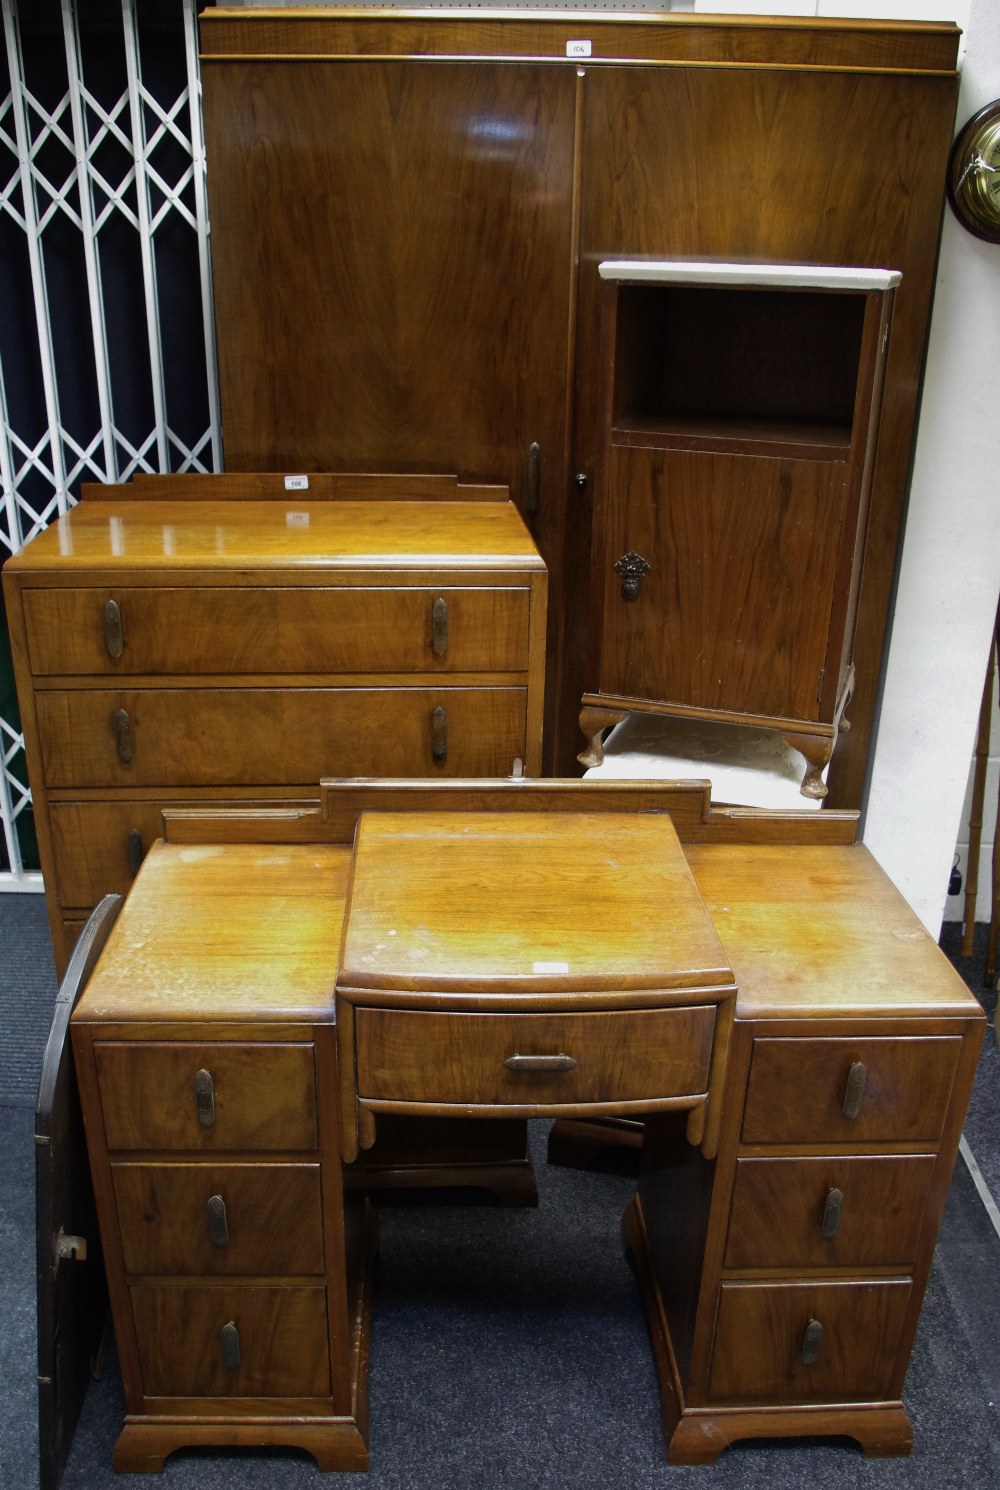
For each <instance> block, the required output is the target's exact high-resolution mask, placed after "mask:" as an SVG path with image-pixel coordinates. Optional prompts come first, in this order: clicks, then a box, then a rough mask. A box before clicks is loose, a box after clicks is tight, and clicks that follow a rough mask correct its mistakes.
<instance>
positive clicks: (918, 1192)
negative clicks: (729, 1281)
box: [725, 1154, 936, 1271]
mask: <svg viewBox="0 0 1000 1490" xmlns="http://www.w3.org/2000/svg"><path fill="white" fill-rule="evenodd" d="M935 1162H936V1161H935V1159H934V1156H933V1155H931V1154H916V1155H906V1156H904V1157H895V1156H891V1157H890V1156H881V1155H880V1156H877V1157H871V1158H864V1159H859V1158H854V1157H849V1156H846V1155H836V1156H833V1157H830V1158H822V1159H739V1160H737V1164H736V1185H735V1189H734V1191H733V1208H732V1212H731V1214H730V1218H729V1235H728V1239H727V1242H726V1254H725V1266H726V1267H730V1268H812V1267H816V1268H821V1267H831V1268H833V1267H856V1268H864V1267H869V1268H872V1267H894V1268H898V1269H901V1270H904V1271H905V1270H908V1269H909V1267H910V1266H911V1264H912V1262H913V1258H914V1255H915V1253H916V1247H917V1241H918V1238H919V1236H920V1225H921V1222H922V1220H923V1214H924V1208H925V1206H926V1203H927V1195H928V1191H929V1188H930V1184H931V1181H932V1179H933V1175H934V1166H935Z"/></svg>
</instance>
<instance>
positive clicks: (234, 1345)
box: [222, 1320, 240, 1371]
mask: <svg viewBox="0 0 1000 1490" xmlns="http://www.w3.org/2000/svg"><path fill="white" fill-rule="evenodd" d="M222 1360H223V1363H224V1365H225V1366H227V1367H228V1369H229V1370H230V1371H238V1370H239V1368H240V1332H239V1330H238V1329H237V1328H236V1326H235V1324H234V1323H233V1321H232V1320H230V1321H229V1323H228V1324H224V1325H223V1326H222Z"/></svg>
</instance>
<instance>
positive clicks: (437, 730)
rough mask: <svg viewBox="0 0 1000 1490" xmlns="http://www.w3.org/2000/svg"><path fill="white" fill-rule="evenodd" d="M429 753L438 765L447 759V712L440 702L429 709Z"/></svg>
mask: <svg viewBox="0 0 1000 1490" xmlns="http://www.w3.org/2000/svg"><path fill="white" fill-rule="evenodd" d="M431 755H432V757H433V758H434V760H435V761H437V763H438V765H441V764H442V763H443V762H444V761H446V760H447V759H448V713H447V710H446V709H443V708H442V707H441V705H440V704H438V706H437V708H436V709H432V710H431Z"/></svg>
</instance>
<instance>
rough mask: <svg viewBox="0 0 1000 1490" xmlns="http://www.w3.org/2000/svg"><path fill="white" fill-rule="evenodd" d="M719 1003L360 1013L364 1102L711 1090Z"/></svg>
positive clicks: (664, 1095)
mask: <svg viewBox="0 0 1000 1490" xmlns="http://www.w3.org/2000/svg"><path fill="white" fill-rule="evenodd" d="M715 1012H716V1011H715V1005H714V1004H708V1005H702V1006H697V1007H693V1008H691V1007H681V1008H672V1009H640V1010H637V1009H625V1010H620V1011H618V1010H616V1011H605V1012H594V1013H585V1014H560V1013H538V1014H479V1013H468V1014H462V1013H442V1012H428V1011H424V1010H420V1011H412V1010H406V1009H370V1008H359V1009H357V1011H356V1015H355V1018H356V1039H357V1062H358V1097H359V1098H360V1100H361V1101H362V1102H364V1101H366V1100H368V1101H373V1102H378V1101H385V1102H389V1103H393V1102H400V1103H402V1102H412V1103H420V1104H422V1105H426V1106H438V1105H451V1104H454V1105H463V1106H470V1107H475V1106H483V1107H494V1106H498V1105H501V1104H502V1105H503V1106H504V1107H505V1108H510V1107H514V1108H519V1107H525V1108H529V1107H536V1106H538V1107H558V1106H563V1105H565V1106H573V1107H578V1106H581V1105H584V1104H589V1103H593V1104H604V1103H610V1102H643V1101H646V1102H647V1103H649V1104H650V1105H656V1104H657V1102H662V1101H663V1100H664V1099H671V1098H675V1097H687V1096H697V1095H700V1094H702V1093H704V1092H706V1091H707V1089H708V1072H709V1061H710V1057H711V1052H712V1036H713V1031H714V1027H715Z"/></svg>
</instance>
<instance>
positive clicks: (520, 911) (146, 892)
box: [72, 781, 984, 1470]
mask: <svg viewBox="0 0 1000 1490" xmlns="http://www.w3.org/2000/svg"><path fill="white" fill-rule="evenodd" d="M708 797H709V791H708V786H707V783H685V784H683V785H679V784H678V783H659V784H654V783H643V782H629V783H614V782H594V783H584V782H578V781H574V782H561V781H507V782H504V781H453V782H450V783H436V782H433V783H432V782H421V781H410V782H406V781H372V782H363V781H351V782H339V783H327V784H325V785H324V788H323V793H322V798H321V800H320V801H319V802H317V803H315V804H313V805H312V806H308V807H304V808H303V807H291V806H275V805H271V806H268V807H263V808H260V809H247V810H244V811H242V812H238V813H231V812H226V811H222V810H213V809H210V808H202V809H198V808H192V809H186V810H184V809H179V810H177V811H174V812H168V813H167V814H165V840H164V841H162V842H160V843H158V844H156V845H155V846H154V847H153V849H152V850H151V851H150V853H149V855H148V856H147V859H146V861H145V863H144V865H143V867H142V869H141V870H140V872H139V875H138V876H137V879H136V882H135V885H134V887H133V889H132V891H131V893H130V895H129V897H128V898H127V900H126V902H125V905H124V907H123V909H122V911H121V914H120V916H119V918H118V921H117V922H116V924H115V926H114V929H113V931H112V933H111V936H110V938H109V940H108V942H107V945H106V947H105V950H104V953H103V955H102V956H101V958H100V960H99V962H98V964H97V967H96V969H95V970H94V972H93V975H92V976H91V978H90V980H89V982H88V984H87V987H86V988H85V990H84V992H83V995H82V997H81V999H80V1002H79V1003H78V1005H77V1008H76V1011H75V1013H74V1016H73V1021H72V1036H73V1046H74V1055H75V1060H76V1066H77V1072H78V1078H79V1084H80V1091H81V1098H82V1105H83V1111H84V1117H85V1124H86V1131H87V1142H88V1147H89V1152H90V1161H91V1167H92V1171H93V1177H94V1185H95V1192H96V1196H97V1202H98V1209H99V1214H100V1218H101V1231H102V1241H103V1245H104V1250H105V1257H106V1263H107V1271H108V1279H109V1286H110V1291H111V1297H112V1307H113V1312H114V1319H115V1328H116V1334H117V1339H118V1347H119V1355H120V1358H121V1363H122V1375H123V1382H124V1389H125V1399H126V1420H125V1424H124V1427H123V1430H122V1433H121V1435H120V1436H119V1439H118V1443H117V1446H116V1450H115V1464H116V1467H117V1468H119V1469H126V1470H138V1469H147V1470H149V1469H158V1468H160V1467H162V1464H163V1460H164V1458H165V1457H166V1455H168V1454H169V1453H170V1452H172V1451H173V1450H174V1449H177V1448H180V1447H183V1446H186V1445H209V1444H214V1445H250V1446H254V1445H291V1446H296V1447H300V1448H303V1449H306V1450H308V1451H309V1452H310V1453H311V1454H313V1455H314V1456H315V1458H316V1460H317V1462H318V1463H319V1464H320V1465H321V1466H322V1467H323V1468H326V1469H360V1468H363V1467H365V1465H366V1464H367V1429H368V1417H367V1393H366V1379H367V1354H368V1340H369V1327H370V1308H371V1271H372V1270H371V1262H372V1256H373V1248H374V1241H375V1221H374V1213H373V1209H372V1207H371V1204H370V1202H369V1200H368V1199H367V1198H366V1193H365V1189H366V1187H365V1182H364V1174H363V1168H362V1167H361V1166H362V1165H363V1154H364V1149H365V1145H366V1144H368V1143H370V1142H371V1140H372V1138H373V1136H374V1133H375V1131H376V1130H377V1127H378V1124H379V1122H380V1121H381V1120H382V1117H383V1114H399V1113H401V1112H402V1113H406V1112H408V1111H414V1110H419V1111H423V1112H428V1111H429V1112H432V1113H434V1114H436V1115H438V1116H447V1115H448V1114H456V1115H463V1116H468V1115H474V1116H477V1117H478V1118H480V1119H482V1120H484V1121H485V1120H487V1119H491V1118H495V1117H496V1116H498V1115H505V1114H509V1115H510V1116H511V1117H518V1118H524V1117H529V1116H543V1115H544V1116H556V1117H558V1118H560V1119H561V1120H563V1121H567V1120H568V1121H570V1122H572V1121H574V1120H575V1119H576V1118H578V1117H595V1116H596V1118H597V1119H598V1120H603V1119H606V1118H608V1117H609V1116H610V1117H611V1118H614V1117H615V1116H617V1115H620V1114H623V1113H624V1114H633V1115H634V1114H635V1113H636V1112H641V1113H642V1115H643V1118H644V1121H645V1141H644V1151H643V1160H642V1171H641V1176H640V1180H639V1185H638V1193H637V1196H636V1199H635V1201H634V1202H633V1204H632V1205H631V1206H630V1207H629V1209H628V1211H627V1213H626V1217H625V1222H624V1237H625V1244H626V1248H627V1250H628V1252H629V1253H630V1255H631V1257H632V1259H633V1261H634V1263H635V1266H636V1270H637V1273H638V1276H639V1280H640V1284H641V1286H642V1289H643V1296H644V1299H645V1303H646V1311H647V1316H648V1320H649V1325H650V1331H651V1336H652V1340H653V1346H654V1351H655V1354H656V1360H657V1365H658V1369H659V1373H660V1382H661V1394H662V1405H663V1423H664V1430H665V1437H666V1442H667V1454H668V1458H669V1460H670V1461H671V1462H675V1463H705V1462H711V1461H712V1460H713V1459H714V1458H715V1457H716V1455H717V1454H718V1453H719V1452H720V1451H721V1450H722V1449H723V1448H725V1447H726V1445H727V1444H728V1443H730V1442H731V1441H733V1440H734V1439H737V1438H741V1437H752V1436H761V1435H766V1436H781V1435H793V1436H796V1437H799V1436H809V1435H813V1434H817V1435H819V1434H842V1435H849V1436H851V1437H854V1438H855V1439H857V1440H858V1441H859V1442H860V1443H861V1445H862V1447H863V1448H864V1450H865V1451H866V1452H867V1453H870V1454H899V1453H906V1452H907V1451H908V1450H909V1447H910V1443H911V1433H910V1425H909V1421H908V1418H907V1414H906V1411H905V1408H904V1407H903V1405H902V1400H901V1399H902V1389H903V1380H904V1376H905V1372H906V1365H907V1361H908V1357H909V1352H910V1347H911V1344H912V1340H913V1335H914V1332H915V1329H916V1324H917V1319H918V1315H919V1309H920V1302H921V1298H922V1295H923V1290H924V1286H925V1284H926V1280H927V1275H928V1270H929V1266H930V1261H931V1256H932V1252H933V1248H934V1243H935V1239H936V1236H937V1230H938V1226H939V1222H940V1217H941V1213H942V1209H943V1206H944V1200H945V1196H946V1192H947V1188H948V1182H949V1178H950V1174H951V1169H952V1165H953V1162H954V1158H955V1154H956V1149H957V1144H958V1139H959V1135H960V1130H961V1124H962V1119H963V1116H964V1112H965V1107H966V1104H967V1100H968V1095H969V1090H970V1087H971V1082H972V1077H973V1072H974V1068H975V1061H976V1056H977V1053H978V1049H979V1045H980V1042H981V1039H982V1030H983V1023H984V1018H983V1013H982V1010H981V1008H980V1006H979V1005H978V1003H977V1002H976V1001H975V999H974V998H973V997H972V996H971V994H970V993H969V992H968V990H967V989H966V988H965V986H964V984H963V983H962V982H961V980H960V979H959V978H958V976H957V974H955V972H954V971H953V970H952V968H951V967H950V965H949V964H948V963H947V961H946V960H945V958H944V957H943V955H942V954H941V952H940V951H939V949H938V948H937V947H936V946H935V945H934V943H933V942H932V940H931V939H930V938H929V937H928V936H927V934H926V933H925V932H924V931H923V929H922V928H921V927H920V926H919V924H918V923H917V921H916V920H915V918H914V917H913V915H912V913H911V912H910V911H909V909H908V908H907V906H906V905H905V903H904V902H903V901H902V899H901V897H900V896H899V895H898V893H897V892H896V891H895V890H894V888H893V887H892V885H891V884H890V883H889V881H888V880H887V878H886V876H885V875H884V874H883V873H882V871H881V870H880V869H879V868H878V866H877V864H875V862H874V860H873V859H872V858H871V856H870V854H869V853H868V852H867V850H866V849H865V848H864V847H863V846H861V845H858V844H855V843H854V842H853V836H854V820H853V817H852V816H851V815H850V814H841V813H835V812H829V813H827V812H824V813H821V814H815V813H813V814H808V813H801V814H797V813H792V814H787V815H784V814H778V815H776V814H767V813H758V812H755V811H753V810H749V811H748V810H734V809H728V810H726V809H717V808H712V807H711V806H710V805H709V800H708ZM356 1154H359V1155H360V1157H359V1158H358V1159H355V1157H354V1156H355V1155H356Z"/></svg>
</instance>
